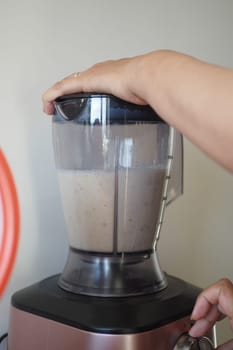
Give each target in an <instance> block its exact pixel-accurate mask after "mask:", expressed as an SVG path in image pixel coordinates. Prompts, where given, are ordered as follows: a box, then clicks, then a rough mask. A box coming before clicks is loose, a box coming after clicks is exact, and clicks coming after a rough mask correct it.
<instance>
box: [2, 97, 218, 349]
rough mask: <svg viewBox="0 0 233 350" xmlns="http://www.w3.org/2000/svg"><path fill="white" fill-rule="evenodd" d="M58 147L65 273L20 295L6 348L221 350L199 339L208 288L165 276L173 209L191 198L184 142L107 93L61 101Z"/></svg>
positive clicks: (150, 115)
mask: <svg viewBox="0 0 233 350" xmlns="http://www.w3.org/2000/svg"><path fill="white" fill-rule="evenodd" d="M55 108H56V112H55V115H54V117H53V142H54V150H55V161H56V166H57V170H58V179H59V184H60V192H61V200H62V204H63V209H64V216H65V221H66V225H67V231H68V238H69V243H70V249H69V255H68V258H67V262H66V265H65V268H64V271H63V272H62V274H61V275H56V276H51V277H49V278H47V279H45V280H43V281H40V282H39V283H36V284H34V285H32V286H30V287H27V288H25V289H23V290H21V291H19V292H17V293H15V294H14V295H13V297H12V305H11V320H10V331H9V342H8V350H27V349H33V350H37V349H38V350H39V349H40V350H42V349H46V350H47V349H49V350H53V349H56V350H62V349H66V350H74V349H82V350H107V349H110V350H142V349H144V350H155V349H159V350H170V349H173V350H182V349H203V350H204V349H213V346H214V345H215V336H214V329H213V331H212V332H210V333H209V334H208V335H206V337H203V338H200V339H194V338H191V337H190V336H189V335H188V330H189V328H190V326H191V321H190V314H191V311H192V308H193V305H194V302H195V300H196V297H197V295H198V294H199V293H200V289H199V288H198V287H196V286H194V285H191V284H189V283H187V282H185V281H183V280H181V279H179V278H177V277H175V276H170V275H168V274H166V273H165V272H163V270H162V269H161V266H160V263H159V257H158V251H157V243H158V240H159V235H160V230H161V225H162V222H163V217H164V211H165V208H166V206H167V205H168V204H169V203H170V202H172V201H173V200H174V199H175V198H176V197H177V196H179V195H180V194H181V193H182V190H183V188H182V187H183V178H182V176H183V153H182V152H183V145H182V136H181V135H180V134H179V133H178V132H177V131H176V130H174V129H173V128H172V127H170V126H169V125H168V124H166V123H165V122H164V121H163V120H162V119H161V118H160V117H159V116H158V115H157V113H156V112H155V111H154V110H152V109H151V108H150V107H149V106H138V105H135V104H131V103H128V102H125V101H123V100H121V99H118V98H116V97H114V96H112V95H107V94H96V93H95V94H84V93H82V94H73V95H67V96H63V97H60V98H58V99H57V100H56V102H55Z"/></svg>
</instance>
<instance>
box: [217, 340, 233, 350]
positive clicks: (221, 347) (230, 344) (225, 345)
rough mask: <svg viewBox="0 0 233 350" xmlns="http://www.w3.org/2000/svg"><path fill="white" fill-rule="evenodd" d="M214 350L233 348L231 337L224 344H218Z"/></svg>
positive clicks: (229, 349)
mask: <svg viewBox="0 0 233 350" xmlns="http://www.w3.org/2000/svg"><path fill="white" fill-rule="evenodd" d="M216 350H233V339H232V340H229V341H228V342H227V343H225V344H222V345H219V346H218V347H217V348H216Z"/></svg>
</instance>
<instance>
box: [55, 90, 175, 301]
mask: <svg viewBox="0 0 233 350" xmlns="http://www.w3.org/2000/svg"><path fill="white" fill-rule="evenodd" d="M55 108H56V113H55V115H54V117H53V141H54V150H55V160H56V167H57V170H58V177H59V184H60V192H61V199H62V204H63V210H64V216H65V221H66V225H67V231H68V238H69V244H70V250H69V256H68V260H67V263H66V266H65V268H64V271H63V273H62V275H61V277H60V279H59V286H60V287H61V288H63V289H65V290H67V291H71V292H73V293H81V294H86V295H93V296H116V297H117V296H129V295H142V294H147V293H153V292H157V291H160V290H162V289H164V288H165V287H166V286H167V282H166V277H165V275H164V273H163V272H162V270H161V268H160V264H159V260H158V255H157V249H156V246H157V241H158V239H159V233H160V229H161V225H162V219H163V214H164V209H165V206H166V204H167V203H168V202H170V201H172V199H174V198H175V197H176V196H177V195H179V194H180V193H181V192H182V176H181V174H182V137H181V136H180V134H178V133H177V132H176V131H175V130H174V129H173V128H171V127H169V125H167V124H166V123H165V122H164V121H162V120H161V119H160V118H159V116H158V115H157V114H156V113H155V111H153V110H152V109H151V108H150V107H149V106H138V105H134V104H131V103H128V102H125V101H123V100H120V99H118V98H116V97H114V96H112V95H107V94H73V95H67V96H63V97H60V98H58V99H57V100H56V102H55ZM174 156H175V158H176V159H177V161H176V162H175V161H174ZM172 174H174V176H172Z"/></svg>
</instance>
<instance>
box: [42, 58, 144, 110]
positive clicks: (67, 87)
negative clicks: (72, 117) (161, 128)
mask: <svg viewBox="0 0 233 350" xmlns="http://www.w3.org/2000/svg"><path fill="white" fill-rule="evenodd" d="M141 57H142V56H141ZM139 61H140V56H138V57H134V58H124V59H120V60H115V61H106V62H102V63H97V64H95V65H94V66H92V67H91V68H89V69H87V70H85V71H83V72H81V73H73V74H71V75H70V76H68V77H66V78H64V79H63V80H61V81H59V82H57V83H56V84H54V85H53V86H52V87H51V88H49V89H48V90H47V91H46V92H45V93H44V95H43V109H44V112H45V113H47V114H53V112H54V106H53V101H54V100H55V99H56V98H57V97H59V96H62V95H67V94H72V93H76V92H97V93H110V94H113V95H115V96H117V97H119V98H122V99H124V100H126V101H129V102H132V103H136V104H146V103H145V101H144V100H143V99H142V98H141V97H139V96H138V95H137V94H136V93H135V91H132V86H137V84H134V83H132V82H133V81H134V80H135V78H136V76H137V75H138V67H137V66H138V64H139Z"/></svg>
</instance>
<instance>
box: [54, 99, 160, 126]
mask: <svg viewBox="0 0 233 350" xmlns="http://www.w3.org/2000/svg"><path fill="white" fill-rule="evenodd" d="M55 110H56V112H55V121H58V122H59V121H60V122H65V121H73V122H75V123H78V124H91V125H102V124H135V123H165V122H164V121H163V120H162V119H161V118H160V117H159V115H158V114H157V113H156V112H155V111H154V110H153V109H152V108H151V107H150V106H149V105H137V104H134V103H130V102H127V101H124V100H122V99H120V98H118V97H115V96H113V95H110V94H100V93H76V94H70V95H64V96H61V97H59V98H57V99H56V100H55Z"/></svg>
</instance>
